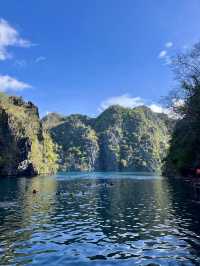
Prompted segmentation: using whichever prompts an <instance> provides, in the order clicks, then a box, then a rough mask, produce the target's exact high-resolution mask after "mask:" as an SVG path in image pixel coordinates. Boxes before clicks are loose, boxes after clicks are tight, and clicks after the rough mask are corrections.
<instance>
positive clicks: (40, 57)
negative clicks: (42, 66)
mask: <svg viewBox="0 0 200 266" xmlns="http://www.w3.org/2000/svg"><path fill="white" fill-rule="evenodd" d="M45 60H46V57H44V56H39V57H37V58H36V59H35V63H40V62H41V61H45Z"/></svg>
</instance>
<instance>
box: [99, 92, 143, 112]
mask: <svg viewBox="0 0 200 266" xmlns="http://www.w3.org/2000/svg"><path fill="white" fill-rule="evenodd" d="M143 104H144V102H143V100H142V99H141V98H140V97H131V96H130V95H129V94H123V95H120V96H114V97H111V98H108V99H106V100H105V101H103V102H102V103H101V104H100V108H99V111H103V110H105V109H107V108H108V107H109V106H111V105H121V106H123V107H128V108H133V107H136V106H140V105H143Z"/></svg>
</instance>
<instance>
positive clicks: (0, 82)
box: [0, 75, 32, 92]
mask: <svg viewBox="0 0 200 266" xmlns="http://www.w3.org/2000/svg"><path fill="white" fill-rule="evenodd" d="M31 87H32V86H31V85H29V84H27V83H25V82H22V81H19V80H17V79H15V78H13V77H10V76H8V75H5V76H3V75H0V91H1V92H5V91H9V90H11V91H21V90H24V89H28V88H31Z"/></svg>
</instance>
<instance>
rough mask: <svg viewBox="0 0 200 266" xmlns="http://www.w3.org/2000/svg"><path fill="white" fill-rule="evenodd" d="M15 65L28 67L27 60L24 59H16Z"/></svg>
mask: <svg viewBox="0 0 200 266" xmlns="http://www.w3.org/2000/svg"><path fill="white" fill-rule="evenodd" d="M14 65H15V66H17V67H20V68H21V67H26V66H27V61H26V60H24V59H22V60H16V61H15V62H14Z"/></svg>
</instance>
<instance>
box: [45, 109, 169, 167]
mask: <svg viewBox="0 0 200 266" xmlns="http://www.w3.org/2000/svg"><path fill="white" fill-rule="evenodd" d="M47 120H48V119H47V118H46V119H45V121H47ZM51 124H52V123H51ZM170 130H171V121H170V119H169V118H168V117H167V116H166V115H163V114H162V115H161V114H156V113H153V112H152V111H151V110H150V109H149V108H147V107H145V106H142V107H138V108H134V109H129V108H123V107H120V106H112V107H110V108H108V109H107V110H106V111H104V112H103V113H102V114H101V115H100V116H99V117H97V118H96V119H89V118H88V117H86V116H81V115H72V116H69V117H65V118H62V121H60V122H59V123H58V124H57V125H56V126H55V127H51V128H50V132H51V134H52V137H53V139H54V141H55V142H56V143H57V144H58V145H59V147H60V152H59V153H60V155H61V161H60V169H62V170H63V169H64V170H89V171H90V170H106V171H118V170H126V171H157V170H160V169H161V166H162V160H163V158H164V157H165V155H166V152H167V149H168V142H169V138H170Z"/></svg>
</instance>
